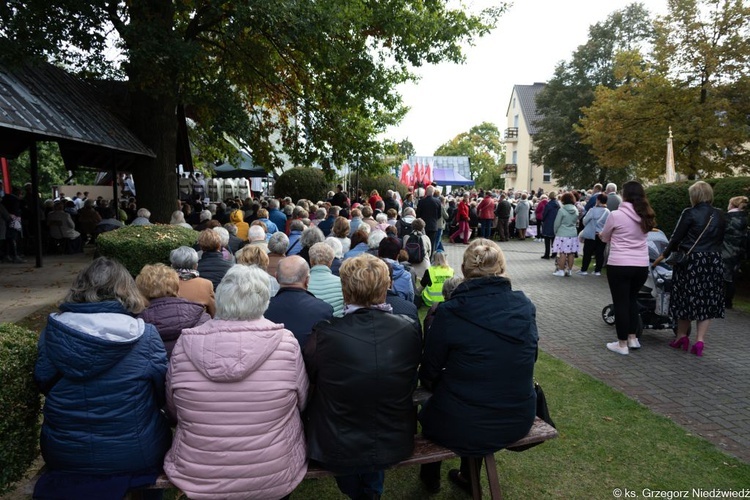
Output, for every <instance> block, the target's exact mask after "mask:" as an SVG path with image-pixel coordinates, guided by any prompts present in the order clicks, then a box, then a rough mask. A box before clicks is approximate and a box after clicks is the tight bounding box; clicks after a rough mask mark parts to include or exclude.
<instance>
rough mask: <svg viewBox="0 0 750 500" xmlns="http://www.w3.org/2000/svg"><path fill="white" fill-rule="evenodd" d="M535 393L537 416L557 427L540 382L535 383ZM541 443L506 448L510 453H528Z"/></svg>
mask: <svg viewBox="0 0 750 500" xmlns="http://www.w3.org/2000/svg"><path fill="white" fill-rule="evenodd" d="M534 392H536V416H537V417H539V418H541V419H542V420H544V421H545V422H546V423H548V424H549V425H551V426H552V427H555V428H557V427H556V426H555V422H554V421H553V420H552V417H551V416H550V414H549V407H548V406H547V398H546V397H545V395H544V391H543V390H542V386H541V385H539V383H538V382H536V381H534ZM540 444H542V443H541V442H540V443H532V444H525V445H523V446H513V447H508V448H506V449H507V450H510V451H526V450H528V449H529V448H533V447H534V446H537V445H540Z"/></svg>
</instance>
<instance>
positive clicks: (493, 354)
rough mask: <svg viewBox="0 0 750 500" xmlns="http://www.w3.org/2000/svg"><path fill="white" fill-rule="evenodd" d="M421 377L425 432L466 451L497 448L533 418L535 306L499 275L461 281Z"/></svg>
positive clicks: (435, 326) (441, 308)
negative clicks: (426, 396)
mask: <svg viewBox="0 0 750 500" xmlns="http://www.w3.org/2000/svg"><path fill="white" fill-rule="evenodd" d="M425 337H426V341H425V348H424V354H423V356H422V365H421V367H420V370H419V376H420V379H421V380H422V384H423V385H425V386H427V387H428V388H431V389H432V391H433V394H432V397H431V398H430V400H429V401H428V402H427V403H426V404H425V406H424V407H423V409H422V411H421V412H420V416H419V418H420V421H421V422H422V433H423V434H424V436H425V437H427V438H429V439H431V440H433V441H435V442H436V443H439V444H441V445H443V446H445V447H447V448H450V449H451V450H453V451H455V452H456V453H458V454H459V455H462V456H479V455H486V454H488V453H494V452H495V451H497V450H500V449H502V448H505V447H506V446H507V445H509V444H511V443H514V442H515V441H517V440H519V439H520V438H522V437H523V436H525V435H526V433H528V431H529V429H530V428H531V425H532V424H533V423H534V418H535V416H536V392H535V391H534V362H535V360H536V353H537V342H538V334H537V328H536V308H535V307H534V304H532V303H531V301H530V300H529V299H528V298H527V297H526V295H524V293H523V292H520V291H513V290H512V289H511V286H510V281H509V280H508V279H507V278H502V277H486V278H476V279H470V280H467V281H464V282H463V283H461V284H460V285H459V286H458V287H456V289H455V290H454V291H453V294H452V295H451V298H450V300H448V301H446V302H443V303H441V304H440V305H438V307H437V313H436V316H435V320H434V322H433V323H432V327H431V328H430V331H429V334H428V335H425Z"/></svg>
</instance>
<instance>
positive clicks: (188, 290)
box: [169, 246, 216, 318]
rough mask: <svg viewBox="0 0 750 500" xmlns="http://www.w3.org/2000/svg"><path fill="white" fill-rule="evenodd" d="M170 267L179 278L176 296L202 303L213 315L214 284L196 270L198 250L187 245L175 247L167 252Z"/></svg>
mask: <svg viewBox="0 0 750 500" xmlns="http://www.w3.org/2000/svg"><path fill="white" fill-rule="evenodd" d="M169 262H170V264H172V269H174V270H175V271H177V277H178V278H180V285H179V290H178V291H177V296H178V297H182V298H183V299H188V300H189V301H191V302H196V303H198V304H200V305H202V306H203V307H204V308H205V309H206V312H207V313H208V315H209V316H211V317H212V318H213V317H214V313H215V312H216V299H215V298H214V285H213V283H211V282H210V281H209V280H207V279H206V278H201V277H200V273H199V272H198V252H196V251H195V249H194V248H191V247H188V246H181V247H177V248H175V249H174V250H172V251H171V252H170V253H169Z"/></svg>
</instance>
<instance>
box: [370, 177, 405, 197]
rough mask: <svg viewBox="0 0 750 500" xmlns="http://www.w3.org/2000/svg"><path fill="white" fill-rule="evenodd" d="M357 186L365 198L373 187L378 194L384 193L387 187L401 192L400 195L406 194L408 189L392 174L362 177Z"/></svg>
mask: <svg viewBox="0 0 750 500" xmlns="http://www.w3.org/2000/svg"><path fill="white" fill-rule="evenodd" d="M359 188H360V189H361V190H362V192H363V193H364V194H365V199H367V198H368V197H369V196H370V192H372V190H373V189H377V190H378V193H380V196H383V195H385V192H386V191H388V190H389V189H390V190H392V191H398V192H399V193H401V197H402V198H403V197H404V196H406V193H407V192H408V189H407V188H406V186H404V185H403V184H401V183H400V182H399V181H398V179H397V178H396V176H394V175H379V176H377V177H362V178H361V179H359Z"/></svg>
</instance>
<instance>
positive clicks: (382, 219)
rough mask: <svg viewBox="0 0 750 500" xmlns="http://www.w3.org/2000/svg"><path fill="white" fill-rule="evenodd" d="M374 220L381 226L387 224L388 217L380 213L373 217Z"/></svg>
mask: <svg viewBox="0 0 750 500" xmlns="http://www.w3.org/2000/svg"><path fill="white" fill-rule="evenodd" d="M375 220H376V221H378V222H379V223H380V224H383V223H384V222H388V216H387V215H386V214H384V213H382V212H381V213H379V214H378V215H376V216H375Z"/></svg>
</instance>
